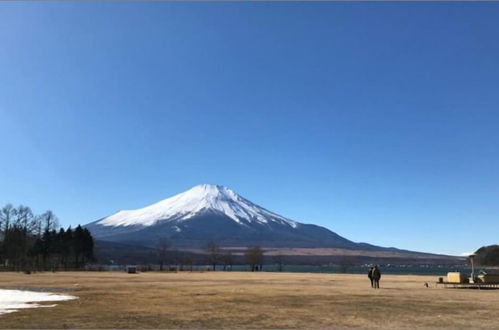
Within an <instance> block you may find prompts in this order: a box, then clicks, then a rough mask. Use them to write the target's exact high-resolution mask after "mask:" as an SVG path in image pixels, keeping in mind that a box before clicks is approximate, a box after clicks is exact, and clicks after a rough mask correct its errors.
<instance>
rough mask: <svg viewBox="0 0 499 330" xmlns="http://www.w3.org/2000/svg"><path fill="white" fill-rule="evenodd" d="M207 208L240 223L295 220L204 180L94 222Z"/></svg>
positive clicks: (189, 214) (126, 221)
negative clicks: (157, 199) (163, 198)
mask: <svg viewBox="0 0 499 330" xmlns="http://www.w3.org/2000/svg"><path fill="white" fill-rule="evenodd" d="M207 210H210V211H213V212H220V213H222V214H225V215H226V216H227V217H229V218H230V219H232V220H234V221H235V222H236V223H238V224H241V225H249V224H251V223H253V222H258V223H261V224H266V223H268V222H269V221H271V222H278V223H281V224H285V225H288V226H291V227H296V222H295V221H292V220H289V219H286V218H284V217H281V216H280V215H278V214H275V213H272V212H270V211H268V210H266V209H264V208H262V207H260V206H258V205H255V204H253V203H251V202H250V201H249V200H247V199H245V198H243V197H241V196H239V195H238V194H236V193H235V192H234V191H233V190H231V189H229V188H227V187H224V186H215V185H210V184H203V185H199V186H195V187H194V188H191V189H189V190H187V191H186V192H183V193H181V194H178V195H175V196H173V197H170V198H167V199H165V200H162V201H160V202H157V203H155V204H152V205H150V206H147V207H144V208H142V209H138V210H127V211H119V212H118V213H115V214H113V215H111V216H109V217H107V218H104V219H102V220H100V221H98V222H97V224H99V225H103V226H112V227H116V226H133V225H141V226H152V225H155V224H157V223H158V222H160V221H173V220H175V221H178V222H182V221H185V220H189V219H190V218H193V217H195V216H197V215H199V214H202V213H203V212H205V211H207Z"/></svg>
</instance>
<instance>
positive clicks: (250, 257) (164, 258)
mask: <svg viewBox="0 0 499 330" xmlns="http://www.w3.org/2000/svg"><path fill="white" fill-rule="evenodd" d="M156 250H157V254H158V255H157V256H158V264H159V270H164V269H167V268H168V266H169V265H170V264H171V263H174V264H178V265H179V267H180V269H183V268H184V266H190V267H191V268H192V265H193V262H194V260H193V258H192V257H188V256H186V257H182V256H181V255H180V257H179V255H178V253H175V251H177V250H176V249H172V248H171V243H170V241H169V240H168V239H167V238H160V239H159V240H158V242H157V245H156ZM203 250H204V251H203V252H204V262H205V263H206V264H207V265H210V266H211V268H212V270H217V268H218V269H220V268H222V270H224V271H228V270H231V269H232V266H233V265H234V263H235V262H236V256H235V255H234V254H233V253H232V252H231V251H230V250H228V249H223V248H221V247H220V246H219V245H218V244H217V243H215V242H213V241H212V242H209V243H208V244H207V245H206V246H204V248H203ZM177 252H178V251H177ZM174 255H176V256H175V257H173V256H174ZM237 259H238V261H239V262H240V261H241V258H237ZM264 259H265V251H264V250H263V249H262V248H261V247H260V246H249V247H247V248H246V250H245V251H244V253H243V260H244V262H245V263H246V264H247V265H248V266H249V269H250V270H251V271H252V272H254V271H261V270H262V269H263V264H264ZM199 261H200V260H198V262H199ZM284 261H285V260H284V256H283V255H281V254H278V255H274V256H272V262H273V263H274V264H275V265H277V267H278V270H279V271H282V270H283V267H284Z"/></svg>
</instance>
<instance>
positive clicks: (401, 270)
mask: <svg viewBox="0 0 499 330" xmlns="http://www.w3.org/2000/svg"><path fill="white" fill-rule="evenodd" d="M369 268H370V267H369V266H367V265H366V266H350V267H347V268H346V271H345V268H344V267H341V266H337V265H330V266H305V265H289V266H284V267H283V272H291V273H330V274H339V273H349V274H367V272H368V271H369ZM379 268H380V270H381V272H382V273H383V274H394V275H435V276H445V275H447V273H448V272H462V273H465V274H471V268H470V267H466V266H464V265H455V266H435V265H423V266H415V265H407V266H401V265H380V266H379ZM217 269H219V268H218V267H217ZM220 269H221V268H220ZM232 270H234V271H249V268H248V266H244V265H236V266H233V267H232ZM477 270H478V268H477V269H476V270H475V271H477ZM263 271H267V272H277V271H279V269H278V267H277V266H275V265H264V266H263Z"/></svg>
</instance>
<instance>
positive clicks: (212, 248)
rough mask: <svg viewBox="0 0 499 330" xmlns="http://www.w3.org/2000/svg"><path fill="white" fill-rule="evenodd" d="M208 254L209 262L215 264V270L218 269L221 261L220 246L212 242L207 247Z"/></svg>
mask: <svg viewBox="0 0 499 330" xmlns="http://www.w3.org/2000/svg"><path fill="white" fill-rule="evenodd" d="M205 251H206V254H207V256H208V264H210V265H212V266H213V270H216V269H217V265H218V263H219V262H220V255H221V250H220V246H218V244H216V243H215V242H213V241H212V242H210V243H208V245H206V247H205Z"/></svg>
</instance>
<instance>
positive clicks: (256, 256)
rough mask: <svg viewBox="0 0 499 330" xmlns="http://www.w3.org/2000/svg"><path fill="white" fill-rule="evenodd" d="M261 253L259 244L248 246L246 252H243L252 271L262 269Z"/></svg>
mask: <svg viewBox="0 0 499 330" xmlns="http://www.w3.org/2000/svg"><path fill="white" fill-rule="evenodd" d="M263 253H264V252H263V250H262V249H261V248H260V247H259V246H252V247H248V248H247V249H246V252H244V258H245V259H246V263H247V264H248V265H249V266H250V268H251V271H252V272H254V271H255V270H262V266H263Z"/></svg>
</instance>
